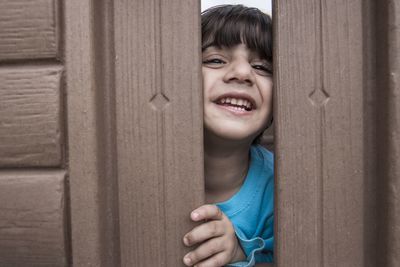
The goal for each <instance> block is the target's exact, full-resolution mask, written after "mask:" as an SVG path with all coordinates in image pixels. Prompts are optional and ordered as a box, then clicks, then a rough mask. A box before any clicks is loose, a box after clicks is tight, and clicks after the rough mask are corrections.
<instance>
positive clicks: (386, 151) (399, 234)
mask: <svg viewBox="0 0 400 267" xmlns="http://www.w3.org/2000/svg"><path fill="white" fill-rule="evenodd" d="M375 21H376V22H377V26H376V28H375V29H376V32H375V34H376V37H375V40H376V42H377V50H376V58H377V65H376V73H377V80H376V85H377V86H376V99H377V102H376V104H377V107H376V110H377V113H376V115H377V117H376V118H377V128H378V129H379V131H378V132H377V138H376V141H377V146H378V150H377V154H376V158H375V159H376V162H377V168H378V172H377V173H378V175H377V177H376V179H377V188H378V210H377V215H378V220H377V224H378V226H377V229H378V230H377V233H378V235H377V236H378V238H377V239H378V240H377V241H378V242H377V246H378V249H377V253H378V255H379V257H377V266H385V267H395V266H400V252H399V251H400V202H399V191H400V179H399V178H400V95H399V89H400V54H399V51H400V5H399V3H398V1H395V0H386V1H381V2H379V4H376V20H375Z"/></svg>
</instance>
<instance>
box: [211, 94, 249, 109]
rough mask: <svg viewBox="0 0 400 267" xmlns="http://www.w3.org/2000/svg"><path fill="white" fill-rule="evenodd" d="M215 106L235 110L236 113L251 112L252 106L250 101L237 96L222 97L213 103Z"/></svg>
mask: <svg viewBox="0 0 400 267" xmlns="http://www.w3.org/2000/svg"><path fill="white" fill-rule="evenodd" d="M215 103H216V104H217V105H221V106H228V107H233V108H234V109H237V110H238V111H240V110H241V111H252V110H253V109H254V104H253V103H252V101H251V100H250V99H247V98H245V97H237V96H222V97H220V98H218V99H217V101H215Z"/></svg>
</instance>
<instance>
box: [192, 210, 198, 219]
mask: <svg viewBox="0 0 400 267" xmlns="http://www.w3.org/2000/svg"><path fill="white" fill-rule="evenodd" d="M199 216H200V214H198V213H197V212H193V213H192V219H193V220H197V218H199Z"/></svg>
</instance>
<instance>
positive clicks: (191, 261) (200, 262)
mask: <svg viewBox="0 0 400 267" xmlns="http://www.w3.org/2000/svg"><path fill="white" fill-rule="evenodd" d="M190 218H191V219H192V220H193V221H195V222H198V221H204V222H203V223H202V224H201V225H199V226H197V227H195V228H193V230H192V231H190V232H189V233H187V234H186V235H185V236H184V237H183V243H184V244H185V245H186V246H193V245H199V246H198V247H197V248H196V249H194V250H192V251H190V252H189V253H188V254H186V255H185V257H183V262H184V263H185V265H187V266H196V267H220V266H224V265H225V264H228V263H231V262H235V261H240V260H243V259H245V258H246V257H245V255H244V253H243V250H242V248H241V247H240V245H239V242H238V240H237V238H236V235H235V229H234V228H233V225H232V223H231V221H230V220H229V219H228V217H226V215H225V214H224V213H223V212H222V211H221V210H220V209H219V208H218V207H217V206H216V205H203V206H201V207H199V208H197V209H195V210H194V211H192V213H191V214H190Z"/></svg>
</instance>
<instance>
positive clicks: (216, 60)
mask: <svg viewBox="0 0 400 267" xmlns="http://www.w3.org/2000/svg"><path fill="white" fill-rule="evenodd" d="M203 64H225V61H223V60H221V59H219V58H210V59H206V60H203Z"/></svg>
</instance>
